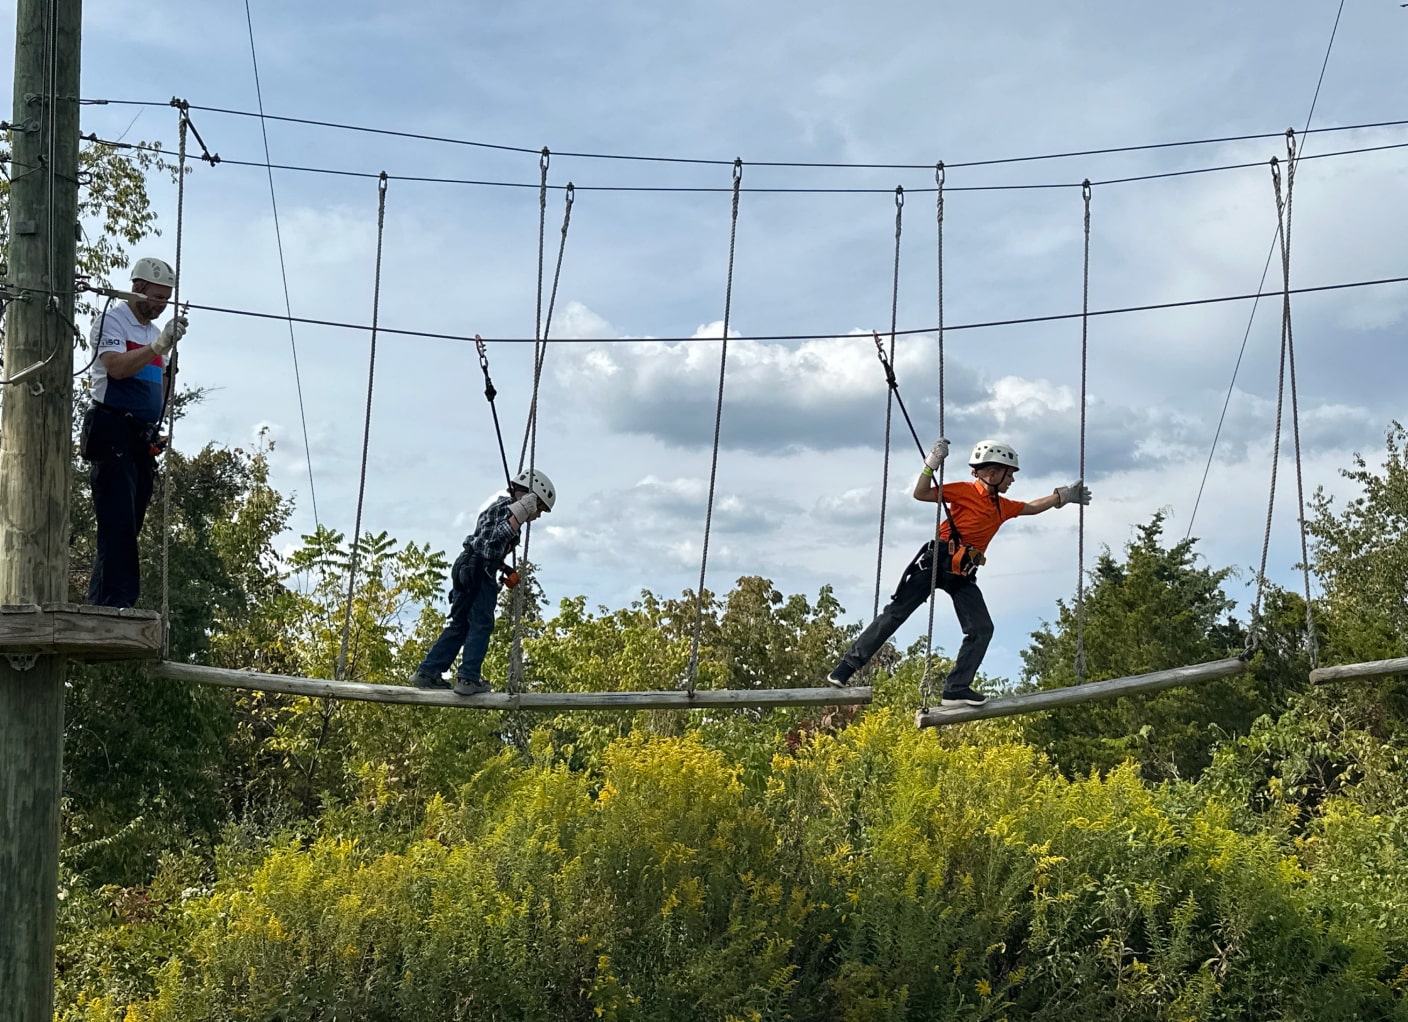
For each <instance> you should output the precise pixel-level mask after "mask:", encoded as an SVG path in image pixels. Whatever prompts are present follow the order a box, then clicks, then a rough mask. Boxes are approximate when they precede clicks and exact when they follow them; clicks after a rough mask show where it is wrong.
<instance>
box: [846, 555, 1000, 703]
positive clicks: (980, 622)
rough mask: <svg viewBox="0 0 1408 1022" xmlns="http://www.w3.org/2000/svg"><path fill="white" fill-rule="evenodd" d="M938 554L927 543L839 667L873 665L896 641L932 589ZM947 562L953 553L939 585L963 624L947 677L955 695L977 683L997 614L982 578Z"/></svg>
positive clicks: (947, 690) (942, 562)
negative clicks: (976, 579) (991, 608)
mask: <svg viewBox="0 0 1408 1022" xmlns="http://www.w3.org/2000/svg"><path fill="white" fill-rule="evenodd" d="M933 556H934V554H933V547H932V546H929V545H928V544H926V545H925V547H924V548H923V549H921V550H920V552H919V555H918V556H916V557H915V559H914V560H913V561H911V562H910V564H909V567H908V568H906V569H905V573H904V577H903V578H901V579H900V584H899V586H898V587H896V589H895V593H894V595H893V596H891V597H890V602H889V603H888V604H886V606H885V609H884V610H882V611H881V612H880V616H879V617H877V618H876V619H875V620H874V621H872V622H871V623H870V627H869V628H867V629H866V630H865V631H863V632H861V633H860V635H859V636H857V637H856V641H855V642H853V643H851V648H850V649H848V650H846V655H845V656H843V657H842V658H841V662H840V663H838V664H837V665H836V669H837V671H838V672H840V673H841V674H843V675H844V676H845V677H847V678H849V677H850V676H851V675H852V674H853V673H855V672H856V671H858V670H860V669H861V668H862V667H864V666H865V665H866V664H868V663H869V662H870V658H871V657H873V656H874V655H875V654H876V653H878V652H880V647H881V646H883V645H885V643H886V642H888V641H889V640H890V636H892V635H894V634H895V632H897V631H899V627H900V625H902V624H904V623H905V621H906V620H907V619H908V618H909V615H911V614H913V613H914V612H915V611H916V610H918V609H919V607H920V606H921V605H922V604H923V603H924V601H925V600H927V599H928V598H929V593H930V592H932V590H931V589H930V588H929V579H930V577H931V576H932V573H933ZM947 562H948V558H947V557H941V558H940V559H939V579H938V581H939V588H940V589H942V590H943V591H944V592H946V593H948V595H949V596H950V597H951V598H952V600H953V609H954V613H956V614H957V615H958V624H959V627H961V628H962V629H963V644H962V645H961V646H959V647H958V656H957V657H956V658H954V661H953V670H952V671H950V672H949V675H948V678H947V679H945V681H944V694H945V695H952V694H953V693H955V692H961V691H963V690H964V689H966V688H971V687H972V685H973V676H974V675H976V674H977V673H978V666H979V665H980V664H981V663H982V662H983V656H984V655H985V654H986V653H987V651H988V643H990V642H991V641H992V631H993V628H992V616H991V615H990V614H989V613H988V605H987V602H986V601H985V600H984V599H983V593H982V590H981V589H979V588H978V583H976V582H974V581H973V580H972V579H971V578H966V577H964V576H963V575H955V574H954V573H953V572H952V571H950V570H949V565H948V563H947Z"/></svg>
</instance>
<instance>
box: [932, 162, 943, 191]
mask: <svg viewBox="0 0 1408 1022" xmlns="http://www.w3.org/2000/svg"><path fill="white" fill-rule="evenodd" d="M934 184H936V185H938V186H939V187H940V188H942V187H943V186H944V161H943V160H940V161H939V162H938V163H936V164H934Z"/></svg>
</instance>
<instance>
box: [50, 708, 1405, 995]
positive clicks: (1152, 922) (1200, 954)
mask: <svg viewBox="0 0 1408 1022" xmlns="http://www.w3.org/2000/svg"><path fill="white" fill-rule="evenodd" d="M1230 822H1231V814H1230V813H1229V812H1228V810H1227V809H1225V808H1224V807H1223V806H1221V805H1220V804H1219V803H1218V802H1217V801H1216V800H1215V799H1210V798H1207V797H1204V796H1201V795H1199V794H1198V793H1197V792H1195V791H1194V790H1192V789H1189V788H1186V787H1180V786H1167V787H1164V788H1161V789H1150V788H1147V787H1146V786H1145V785H1144V784H1143V783H1141V781H1140V780H1139V777H1138V775H1137V773H1136V772H1135V771H1134V770H1133V769H1131V768H1129V767H1124V768H1118V769H1116V770H1114V771H1112V772H1111V773H1110V774H1109V775H1108V776H1106V777H1091V778H1087V779H1083V780H1075V781H1072V780H1067V779H1065V778H1064V777H1062V776H1061V775H1060V774H1059V773H1058V772H1056V771H1054V770H1053V769H1052V768H1051V766H1050V765H1049V764H1048V763H1047V762H1046V760H1045V759H1044V757H1042V756H1041V755H1040V754H1039V753H1036V752H1035V751H1034V750H1032V749H1031V748H1030V747H1028V746H1025V745H1022V744H1014V743H1011V742H1009V741H1006V740H1003V739H1001V738H1000V737H999V738H996V739H995V740H994V735H993V733H992V732H991V729H988V728H986V727H984V726H983V725H974V726H969V727H967V728H964V729H962V731H961V732H956V733H954V735H953V736H952V737H951V738H950V737H941V738H939V739H938V740H936V738H935V736H934V735H932V734H928V733H920V732H916V731H915V730H914V729H913V728H912V727H911V726H910V725H909V723H908V722H907V721H906V720H905V719H904V718H903V717H902V716H901V715H898V714H890V713H888V712H880V713H874V714H871V715H869V716H868V717H866V718H865V719H864V720H863V721H861V722H859V723H857V724H856V725H855V726H853V727H850V728H848V729H846V730H845V731H843V732H841V733H839V734H837V735H833V736H823V737H819V738H817V739H815V740H813V741H810V742H807V743H804V744H803V745H802V746H800V747H799V748H798V749H797V750H796V752H795V753H789V754H780V755H779V756H777V757H776V759H775V760H774V762H773V764H772V766H771V768H770V771H769V776H768V778H767V781H766V784H765V785H764V787H763V788H762V789H761V790H754V789H752V788H750V787H749V786H747V785H745V784H744V783H743V782H742V775H741V771H740V769H739V768H738V767H736V766H733V765H730V764H729V763H728V762H727V761H726V760H725V759H724V758H723V757H722V756H721V755H720V754H719V753H717V752H715V751H711V750H709V749H708V748H706V747H705V746H704V745H703V744H702V743H701V742H700V741H699V740H698V739H697V738H695V737H692V736H688V735H686V736H683V737H678V738H674V737H668V738H665V737H656V738H649V737H644V736H636V737H632V738H627V739H622V740H620V741H618V742H616V743H613V744H612V745H611V746H610V747H609V748H608V749H607V750H606V753H605V756H604V758H603V761H602V766H601V768H600V769H599V770H593V771H577V770H570V769H568V768H566V767H565V766H563V765H561V764H560V763H549V762H540V763H536V764H528V763H524V762H523V761H522V759H521V758H520V757H518V756H517V755H516V754H513V753H511V752H505V753H503V754H501V755H500V756H498V757H496V758H494V759H491V760H489V761H487V762H485V763H484V765H483V769H482V770H481V771H480V772H479V773H478V774H476V775H475V777H474V778H473V779H472V780H471V781H470V783H468V784H467V785H466V786H465V787H464V789H463V790H462V791H461V793H460V795H459V796H458V798H457V799H456V800H455V801H447V800H439V799H437V800H432V802H431V803H430V804H429V805H428V806H427V809H426V813H425V816H424V818H423V820H422V821H421V823H420V825H419V827H418V828H417V834H416V835H415V836H414V837H412V838H411V839H410V840H409V841H408V843H407V844H406V845H405V846H404V847H402V848H401V849H399V850H395V851H386V850H379V849H374V848H369V847H366V846H364V845H362V844H361V843H359V842H356V841H352V840H349V839H347V838H345V837H335V836H328V837H323V838H320V839H317V840H315V841H312V842H311V843H306V844H305V843H304V842H301V841H289V842H282V843H278V844H275V845H274V846H272V847H270V848H269V849H268V850H267V852H266V853H265V854H263V855H262V856H260V857H258V858H257V859H256V860H255V861H254V862H253V863H252V864H251V865H248V866H236V867H233V868H232V869H231V870H230V871H229V872H228V873H227V874H226V875H225V876H223V877H221V879H220V880H219V881H218V882H217V883H216V884H215V886H214V887H213V889H211V890H210V891H209V893H205V894H196V895H194V896H192V897H189V898H186V899H184V900H181V901H180V902H179V903H173V904H171V905H170V906H169V914H168V915H166V916H164V917H162V918H161V920H160V925H159V927H158V931H156V932H160V933H162V934H164V935H165V939H166V940H168V941H169V947H170V950H171V952H172V957H171V959H170V961H169V962H168V963H167V964H165V965H163V966H161V967H160V968H158V969H156V970H154V971H149V972H148V977H149V978H148V980H147V982H146V984H145V986H146V989H145V990H144V991H143V990H138V988H139V987H141V986H143V984H142V983H141V982H137V981H134V979H133V978H132V977H131V976H130V975H127V976H126V978H124V977H123V976H119V975H117V974H116V973H114V972H112V971H111V970H110V971H108V972H104V970H103V968H102V967H101V966H99V965H97V964H95V963H93V962H89V963H87V964H86V965H85V966H84V968H83V975H84V976H85V977H87V979H86V980H85V982H84V983H83V984H81V987H82V989H79V986H80V985H79V984H75V985H73V986H69V987H67V988H66V993H67V995H68V999H67V1001H66V1005H65V1007H64V1008H63V1010H62V1011H61V1013H60V1017H61V1018H63V1019H99V1018H119V1017H125V1018H127V1019H131V1020H134V1022H135V1020H153V1022H155V1020H167V1022H175V1020H185V1019H203V1020H223V1019H248V1018H280V1019H285V1020H289V1022H293V1020H298V1019H323V1018H331V1017H355V1018H368V1019H399V1018H446V1019H455V1018H464V1019H468V1018H482V1019H530V1020H531V1019H545V1020H546V1019H569V1020H571V1019H583V1020H585V1019H592V1018H617V1019H653V1018H670V1019H686V1020H687V1019H764V1018H769V1019H770V1018H776V1019H781V1018H796V1019H802V1018H805V1019H823V1018H824V1019H847V1020H850V1019H910V1018H915V1019H918V1018H940V1019H953V1018H963V1019H982V1018H990V1019H997V1018H1028V1017H1041V1018H1043V1019H1052V1020H1067V1019H1069V1020H1076V1019H1090V1018H1116V1017H1117V1018H1122V1019H1131V1020H1143V1019H1148V1020H1151V1022H1152V1020H1156V1019H1158V1020H1162V1019H1168V1018H1189V1019H1208V1020H1211V1019H1224V1018H1272V1017H1276V1018H1346V1019H1348V1018H1353V1017H1361V1018H1367V1017H1398V1016H1397V1014H1396V1013H1397V1012H1398V1011H1399V1007H1398V1004H1399V1001H1398V998H1399V996H1400V994H1401V991H1400V989H1399V987H1400V985H1401V980H1400V978H1399V976H1398V973H1397V972H1396V971H1395V970H1396V969H1398V968H1401V966H1402V964H1403V962H1404V960H1405V958H1404V956H1405V954H1408V948H1405V946H1404V944H1403V935H1404V932H1405V930H1404V926H1405V924H1404V923H1403V922H1401V920H1403V919H1404V918H1408V916H1405V914H1404V912H1403V911H1402V909H1403V906H1402V905H1401V904H1400V902H1401V900H1402V895H1401V887H1402V883H1403V878H1404V877H1405V876H1408V872H1406V871H1408V857H1405V852H1406V851H1408V846H1406V844H1405V840H1404V831H1403V828H1402V826H1401V825H1400V824H1399V823H1398V821H1397V820H1394V821H1387V822H1386V821H1384V820H1382V819H1371V818H1366V817H1364V816H1363V815H1362V814H1359V813H1358V812H1357V811H1355V810H1354V809H1353V807H1349V806H1346V807H1345V808H1344V809H1343V810H1337V811H1336V812H1335V813H1334V814H1329V815H1326V816H1325V817H1324V818H1323V820H1322V822H1321V824H1320V826H1319V827H1318V829H1317V830H1316V832H1315V833H1314V834H1312V835H1310V836H1309V837H1308V838H1306V839H1304V840H1301V841H1298V842H1294V843H1288V842H1285V841H1282V840H1280V839H1278V838H1277V837H1275V836H1274V835H1269V834H1243V833H1240V832H1239V831H1238V830H1237V829H1236V828H1234V827H1232V826H1230ZM99 902H100V903H101V899H99ZM1341 906H1344V907H1343V909H1341ZM97 911H98V909H92V910H90V912H97ZM129 939H131V940H136V939H137V936H136V935H135V934H134V935H131V936H130V937H129ZM87 947H88V953H89V954H90V955H92V954H93V948H92V945H91V944H90V945H87ZM143 955H145V956H146V957H143V958H141V959H140V960H142V961H145V962H148V963H151V962H154V961H156V960H157V956H156V955H154V954H148V953H146V952H143Z"/></svg>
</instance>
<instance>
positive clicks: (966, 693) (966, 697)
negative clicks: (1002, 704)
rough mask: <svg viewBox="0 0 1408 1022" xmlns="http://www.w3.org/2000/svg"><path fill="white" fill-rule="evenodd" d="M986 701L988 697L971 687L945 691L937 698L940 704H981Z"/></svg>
mask: <svg viewBox="0 0 1408 1022" xmlns="http://www.w3.org/2000/svg"><path fill="white" fill-rule="evenodd" d="M987 701H988V697H987V696H985V695H983V694H982V693H981V692H975V691H973V689H971V688H960V689H958V690H956V691H954V692H945V693H944V696H943V698H942V699H940V700H939V705H940V706H982V705H983V704H984V703H986V702H987Z"/></svg>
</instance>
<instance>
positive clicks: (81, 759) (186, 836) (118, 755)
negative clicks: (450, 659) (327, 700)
mask: <svg viewBox="0 0 1408 1022" xmlns="http://www.w3.org/2000/svg"><path fill="white" fill-rule="evenodd" d="M268 450H269V449H268V448H267V447H260V448H258V449H256V450H255V451H254V452H253V453H249V452H246V451H243V450H241V449H238V448H236V449H224V448H217V447H214V446H207V447H206V448H204V449H203V450H201V451H200V452H198V453H197V454H195V455H192V456H189V457H188V456H186V455H183V454H182V453H181V452H179V451H177V450H170V451H168V452H167V453H166V455H165V456H164V457H163V469H162V471H163V474H164V476H165V485H166V486H167V487H169V501H170V514H169V516H166V515H164V514H163V511H162V501H161V499H160V491H159V495H158V498H157V500H155V501H154V502H153V507H152V511H151V513H150V514H149V522H148V526H147V528H146V530H145V534H144V537H143V543H142V575H143V599H142V602H143V603H144V604H145V605H147V606H154V607H160V606H161V604H162V553H161V550H162V519H163V517H166V519H167V527H166V536H167V538H168V540H169V544H170V549H169V560H168V570H169V585H168V591H169V604H170V640H171V656H172V658H173V659H176V660H187V659H204V658H206V657H207V656H209V655H210V653H211V650H212V646H213V645H214V636H215V635H217V634H218V633H223V632H227V631H232V630H236V629H239V628H241V627H242V626H243V625H244V624H245V623H246V622H248V621H249V620H250V619H251V618H252V617H253V616H254V614H255V608H256V606H257V605H258V602H259V599H260V594H261V593H267V592H268V591H269V590H270V588H271V587H272V586H273V585H275V584H276V580H277V573H276V571H275V569H274V567H273V560H272V558H273V550H272V544H273V540H274V537H275V535H277V533H278V532H279V531H280V530H281V529H282V527H283V523H284V521H285V520H286V516H287V513H288V506H287V504H286V503H285V502H284V501H282V499H281V498H278V497H277V495H276V494H274V493H273V491H272V490H271V489H270V488H269V486H268V460H267V456H268ZM73 480H74V494H73V497H72V499H71V506H72V510H73V551H72V559H71V564H72V566H73V569H74V572H73V576H72V578H71V586H72V587H73V588H74V589H76V590H78V591H79V592H82V591H83V590H85V589H86V587H87V567H88V565H90V564H91V563H92V554H93V543H94V524H93V517H92V513H93V512H92V502H91V500H90V499H89V497H88V479H87V474H86V473H85V472H83V471H81V470H80V469H77V468H76V470H75V472H74V474H73ZM158 485H159V486H160V485H162V484H158ZM70 681H71V684H70V687H69V690H68V698H67V704H66V707H65V742H64V768H65V785H64V787H65V791H66V792H67V799H68V805H67V809H68V811H67V813H66V820H67V825H68V828H69V829H68V835H67V841H68V843H69V847H68V848H67V850H66V851H65V856H66V858H67V861H68V862H69V863H70V864H71V865H72V867H73V868H75V869H78V870H86V871H91V873H92V874H93V875H94V876H95V877H103V878H108V879H122V880H126V881H129V882H130V881H131V880H132V879H134V878H136V877H139V876H142V875H144V871H145V870H148V869H150V868H151V867H152V866H153V865H154V863H155V861H156V857H157V856H158V854H159V853H160V851H161V850H162V849H164V848H167V847H172V846H180V845H183V844H185V843H186V842H187V841H188V840H195V841H197V842H208V841H210V840H211V839H212V838H213V836H214V835H215V834H216V833H217V832H218V831H219V828H220V827H221V825H222V823H223V821H224V819H225V817H226V805H225V796H224V788H225V786H226V784H227V781H228V778H227V776H226V749H227V743H228V742H229V740H230V738H231V735H232V729H233V727H234V720H233V718H232V704H233V699H232V697H231V696H230V695H229V693H227V692H226V691H224V690H221V689H213V688H207V687H205V686H198V685H197V686H191V685H182V684H177V683H173V682H166V681H153V680H152V679H150V678H149V677H147V675H146V673H145V671H144V670H143V669H142V667H140V666H128V665H106V664H98V665H87V666H85V665H78V664H74V665H73V666H71V668H70ZM119 835H120V839H115V838H117V836H119Z"/></svg>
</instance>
